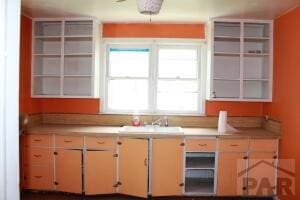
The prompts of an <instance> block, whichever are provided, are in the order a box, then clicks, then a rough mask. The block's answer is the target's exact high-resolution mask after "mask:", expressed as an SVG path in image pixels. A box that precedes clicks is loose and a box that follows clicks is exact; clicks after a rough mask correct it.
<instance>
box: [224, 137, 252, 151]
mask: <svg viewBox="0 0 300 200" xmlns="http://www.w3.org/2000/svg"><path fill="white" fill-rule="evenodd" d="M248 146H249V140H248V139H220V140H219V151H227V152H245V151H248Z"/></svg>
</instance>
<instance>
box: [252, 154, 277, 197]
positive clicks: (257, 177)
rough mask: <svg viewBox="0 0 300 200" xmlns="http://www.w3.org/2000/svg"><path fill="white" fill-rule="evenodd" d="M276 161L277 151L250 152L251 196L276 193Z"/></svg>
mask: <svg viewBox="0 0 300 200" xmlns="http://www.w3.org/2000/svg"><path fill="white" fill-rule="evenodd" d="M276 162H277V155H276V153H271V152H250V155H249V169H248V187H247V188H248V195H249V196H272V195H275V194H276V190H275V188H276V181H275V180H276V179H275V177H276V165H277V163H276Z"/></svg>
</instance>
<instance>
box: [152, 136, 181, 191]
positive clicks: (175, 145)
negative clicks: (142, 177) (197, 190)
mask: <svg viewBox="0 0 300 200" xmlns="http://www.w3.org/2000/svg"><path fill="white" fill-rule="evenodd" d="M182 142H183V141H182V139H153V143H152V192H151V193H152V196H179V195H181V194H182V187H181V186H180V185H181V183H183V180H182V177H183V175H182V173H183V147H182V146H181V143H182Z"/></svg>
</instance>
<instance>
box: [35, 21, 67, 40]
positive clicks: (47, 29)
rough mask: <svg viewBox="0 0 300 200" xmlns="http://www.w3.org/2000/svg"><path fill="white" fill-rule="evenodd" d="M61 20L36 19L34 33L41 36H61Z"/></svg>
mask: <svg viewBox="0 0 300 200" xmlns="http://www.w3.org/2000/svg"><path fill="white" fill-rule="evenodd" d="M61 34H62V22H61V21H36V22H35V24H34V35H35V36H37V37H39V36H41V37H42V36H45V37H47V36H61Z"/></svg>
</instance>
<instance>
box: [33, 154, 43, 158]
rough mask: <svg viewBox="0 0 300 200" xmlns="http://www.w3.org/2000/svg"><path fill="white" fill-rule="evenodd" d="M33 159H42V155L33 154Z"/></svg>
mask: <svg viewBox="0 0 300 200" xmlns="http://www.w3.org/2000/svg"><path fill="white" fill-rule="evenodd" d="M33 156H34V157H36V158H40V157H42V155H40V154H39V155H37V154H35V155H33Z"/></svg>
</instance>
